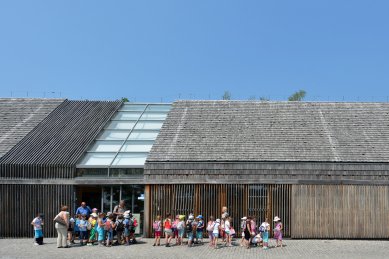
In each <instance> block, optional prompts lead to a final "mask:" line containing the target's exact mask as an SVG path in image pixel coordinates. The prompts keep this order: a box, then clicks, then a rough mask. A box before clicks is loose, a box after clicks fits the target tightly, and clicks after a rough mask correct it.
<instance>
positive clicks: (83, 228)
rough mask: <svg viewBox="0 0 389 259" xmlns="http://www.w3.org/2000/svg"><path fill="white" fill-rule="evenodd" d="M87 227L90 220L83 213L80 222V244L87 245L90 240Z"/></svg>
mask: <svg viewBox="0 0 389 259" xmlns="http://www.w3.org/2000/svg"><path fill="white" fill-rule="evenodd" d="M87 227H88V221H87V220H86V215H85V214H83V215H82V218H81V220H80V221H79V224H78V229H79V230H80V244H81V245H86V243H87V242H88V232H87Z"/></svg>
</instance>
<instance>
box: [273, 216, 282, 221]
mask: <svg viewBox="0 0 389 259" xmlns="http://www.w3.org/2000/svg"><path fill="white" fill-rule="evenodd" d="M280 220H281V219H280V218H279V217H278V216H275V217H274V220H273V221H280Z"/></svg>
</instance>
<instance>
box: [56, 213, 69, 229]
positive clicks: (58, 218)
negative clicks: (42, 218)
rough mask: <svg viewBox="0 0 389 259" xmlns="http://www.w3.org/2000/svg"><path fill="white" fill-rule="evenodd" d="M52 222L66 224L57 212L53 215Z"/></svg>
mask: <svg viewBox="0 0 389 259" xmlns="http://www.w3.org/2000/svg"><path fill="white" fill-rule="evenodd" d="M54 222H55V223H58V224H60V225H62V226H66V222H65V220H64V219H63V218H62V217H60V216H59V214H58V215H57V216H55V218H54Z"/></svg>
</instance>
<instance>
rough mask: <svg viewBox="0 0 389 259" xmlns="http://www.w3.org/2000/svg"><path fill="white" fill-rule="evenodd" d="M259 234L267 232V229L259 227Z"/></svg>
mask: <svg viewBox="0 0 389 259" xmlns="http://www.w3.org/2000/svg"><path fill="white" fill-rule="evenodd" d="M259 232H260V233H263V232H265V227H264V226H262V225H261V226H260V227H259Z"/></svg>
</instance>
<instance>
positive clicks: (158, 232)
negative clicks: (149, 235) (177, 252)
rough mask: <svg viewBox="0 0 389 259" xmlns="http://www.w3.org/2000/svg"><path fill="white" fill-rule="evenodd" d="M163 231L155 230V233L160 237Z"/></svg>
mask: <svg viewBox="0 0 389 259" xmlns="http://www.w3.org/2000/svg"><path fill="white" fill-rule="evenodd" d="M161 232H162V231H155V233H154V235H155V237H160V236H161V234H162V233H161Z"/></svg>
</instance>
